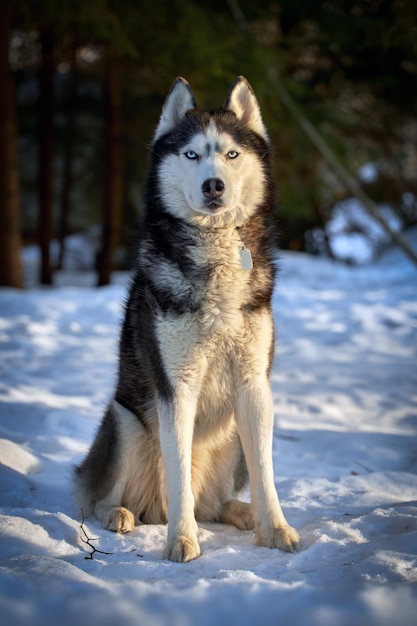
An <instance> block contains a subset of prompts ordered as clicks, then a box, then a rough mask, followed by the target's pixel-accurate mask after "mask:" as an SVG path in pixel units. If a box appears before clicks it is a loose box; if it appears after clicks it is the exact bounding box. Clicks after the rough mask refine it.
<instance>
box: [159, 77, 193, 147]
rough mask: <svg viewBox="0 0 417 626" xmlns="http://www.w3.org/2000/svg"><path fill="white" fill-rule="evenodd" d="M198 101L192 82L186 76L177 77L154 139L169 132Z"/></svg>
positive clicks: (165, 103) (166, 101) (167, 98)
mask: <svg viewBox="0 0 417 626" xmlns="http://www.w3.org/2000/svg"><path fill="white" fill-rule="evenodd" d="M196 106H197V105H196V101H195V98H194V94H193V91H192V89H191V87H190V84H189V83H188V82H187V81H186V80H185V78H182V77H179V78H177V79H176V80H175V81H174V83H173V85H172V87H171V89H170V90H169V93H168V95H167V97H166V100H165V102H164V106H163V107H162V114H161V117H160V119H159V124H158V126H157V128H156V131H155V135H154V141H156V140H157V139H159V137H162V135H165V133H168V132H169V131H170V130H172V129H173V128H174V126H176V125H177V124H178V122H180V121H181V119H182V118H183V117H184V115H185V114H186V113H187V111H190V110H191V109H194V108H195V107H196Z"/></svg>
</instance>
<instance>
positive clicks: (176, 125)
mask: <svg viewBox="0 0 417 626" xmlns="http://www.w3.org/2000/svg"><path fill="white" fill-rule="evenodd" d="M152 149H153V152H154V157H155V160H156V167H157V172H158V177H159V185H158V189H159V190H160V194H161V200H162V201H163V205H164V207H165V208H166V209H167V210H168V211H169V212H170V213H172V214H174V215H175V216H177V217H181V218H183V219H188V220H191V221H193V222H196V221H197V222H198V221H201V219H202V218H204V222H208V223H209V224H210V223H213V224H219V225H220V224H229V223H239V222H243V221H244V220H245V219H246V218H247V217H249V216H250V215H251V214H252V213H253V212H254V211H255V210H256V208H257V207H258V206H259V205H260V204H261V203H262V202H263V201H264V199H265V193H266V192H265V168H266V167H267V166H268V165H267V161H268V159H267V155H268V152H269V150H268V136H267V132H266V129H265V126H264V124H263V121H262V117H261V112H260V109H259V104H258V101H257V99H256V97H255V94H254V93H253V90H252V88H251V86H250V85H249V83H248V82H247V81H246V79H245V78H243V76H240V77H239V78H237V79H236V80H235V82H234V83H233V85H232V86H231V88H230V90H229V93H228V95H227V98H226V103H225V106H224V107H223V108H221V109H219V110H217V111H207V110H204V109H200V108H198V107H197V105H196V102H195V98H194V94H193V92H192V90H191V87H190V85H189V84H188V82H187V81H186V80H184V79H183V78H177V80H176V81H175V82H174V84H173V85H172V87H171V90H170V92H169V94H168V96H167V99H166V101H165V104H164V106H163V110H162V115H161V118H160V121H159V124H158V127H157V129H156V132H155V136H154V141H153V146H152Z"/></svg>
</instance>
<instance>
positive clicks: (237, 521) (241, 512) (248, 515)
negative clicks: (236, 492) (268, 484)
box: [220, 500, 255, 530]
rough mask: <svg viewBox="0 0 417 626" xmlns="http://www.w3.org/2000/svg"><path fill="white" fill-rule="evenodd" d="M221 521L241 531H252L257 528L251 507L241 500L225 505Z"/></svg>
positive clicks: (230, 501) (231, 501)
mask: <svg viewBox="0 0 417 626" xmlns="http://www.w3.org/2000/svg"><path fill="white" fill-rule="evenodd" d="M220 521H221V522H223V523H224V524H233V526H236V528H239V530H252V528H254V527H255V522H254V521H253V514H252V507H251V505H250V504H248V503H247V502H241V501H240V500H229V502H226V503H225V504H224V505H223V507H222V511H221V514H220Z"/></svg>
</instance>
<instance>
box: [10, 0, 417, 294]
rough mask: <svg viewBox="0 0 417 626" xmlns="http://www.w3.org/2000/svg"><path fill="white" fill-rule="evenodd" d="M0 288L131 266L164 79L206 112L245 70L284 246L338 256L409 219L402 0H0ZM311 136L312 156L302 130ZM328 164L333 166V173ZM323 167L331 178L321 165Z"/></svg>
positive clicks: (414, 94)
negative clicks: (257, 109) (183, 87)
mask: <svg viewBox="0 0 417 626" xmlns="http://www.w3.org/2000/svg"><path fill="white" fill-rule="evenodd" d="M0 6H1V8H0V57H1V58H0V89H1V94H0V141H1V149H0V198H1V207H0V284H2V285H12V286H22V284H23V282H22V281H23V279H22V270H21V258H22V254H21V251H22V249H25V250H32V252H33V253H34V254H39V259H40V262H39V281H40V282H41V283H43V284H53V280H54V273H55V272H56V271H57V270H59V269H60V268H62V267H71V268H72V269H77V270H83V269H86V270H87V269H89V270H91V269H92V268H95V270H96V275H97V284H99V285H104V284H107V283H108V282H109V281H110V277H111V273H112V271H113V270H114V269H125V268H127V267H129V265H130V264H131V261H132V242H133V241H134V239H135V235H137V228H138V224H139V222H140V215H141V210H142V184H143V181H144V178H145V175H146V169H147V159H148V146H149V143H150V141H151V138H152V133H153V130H154V128H155V125H156V123H157V121H158V118H159V115H160V110H161V106H162V103H163V101H164V98H165V96H166V94H167V92H168V90H169V88H170V85H171V83H172V82H173V80H174V79H175V77H176V76H179V75H182V76H184V77H185V78H187V80H188V81H189V82H190V83H191V85H192V87H193V90H194V92H195V95H196V97H197V101H198V102H199V104H200V105H201V106H204V107H207V108H217V107H218V106H219V105H220V104H222V103H223V102H224V99H225V96H226V93H227V91H228V89H229V86H230V84H231V83H232V81H233V80H234V79H235V77H236V76H237V75H239V74H243V75H244V76H246V78H247V79H248V80H249V82H250V83H251V84H252V86H253V88H254V90H255V92H256V95H257V97H258V100H259V102H260V105H261V108H262V111H263V115H264V120H265V122H266V125H267V127H268V130H269V134H270V138H271V142H272V144H273V146H274V153H275V170H274V175H275V180H276V183H277V186H278V189H279V205H278V207H277V209H276V215H275V216H274V217H275V218H276V221H277V224H278V233H279V241H277V243H279V245H280V246H281V248H284V249H292V250H300V251H307V252H309V253H311V254H320V255H326V256H330V257H333V258H336V259H338V260H340V262H346V263H350V264H360V263H369V262H371V261H373V260H374V259H375V258H377V257H378V255H380V254H381V252H382V251H383V250H384V249H385V248H386V247H387V246H388V245H389V244H390V241H391V237H390V235H389V233H387V232H386V230H385V229H384V228H382V227H381V224H380V223H379V222H378V221H377V220H375V219H374V217H372V216H370V215H369V213H368V211H367V209H366V208H365V206H364V205H363V203H362V202H361V200H360V198H358V197H357V196H355V194H353V193H352V189H349V188H348V187H347V186H346V185H345V184H344V183H343V181H342V180H341V179H340V176H338V175H337V171H338V166H339V165H340V164H342V165H341V167H344V168H345V169H346V171H347V172H349V173H350V175H351V176H352V177H353V179H354V181H356V183H357V184H358V186H359V188H360V190H362V191H363V192H365V193H366V195H367V197H369V198H370V200H371V201H372V203H373V205H374V207H375V208H376V210H377V211H378V212H379V214H380V216H381V218H382V219H383V220H384V221H385V223H386V224H388V226H389V228H390V229H391V230H393V231H395V232H402V231H404V230H405V229H407V228H410V227H411V226H413V225H414V224H415V223H416V222H417V3H416V2H415V0H392V1H386V0H358V1H351V2H347V1H344V0H311V1H308V0H307V1H306V0H279V1H275V2H274V1H271V0H257V1H256V2H253V1H249V0H239V1H238V2H237V1H236V0H211V1H210V2H197V1H196V0H153V1H152V0H117V1H116V0H114V1H111V0H60V1H59V2H56V1H55V0H43V1H42V0H13V1H11V0H2V1H1V3H0ZM306 120H308V122H307V124H308V125H309V128H312V129H313V131H314V132H315V133H318V134H319V136H320V137H321V138H322V139H323V140H324V142H325V146H326V147H327V148H328V150H329V153H330V158H329V157H327V158H325V157H324V156H323V154H322V153H321V152H320V151H319V150H318V149H317V146H316V145H314V143H313V142H312V141H311V136H309V135H308V134H306V132H305V125H306ZM332 160H334V161H335V162H336V165H337V167H336V168H334V167H332ZM335 172H336V173H335Z"/></svg>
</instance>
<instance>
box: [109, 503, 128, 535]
mask: <svg viewBox="0 0 417 626" xmlns="http://www.w3.org/2000/svg"><path fill="white" fill-rule="evenodd" d="M103 526H104V528H107V530H113V531H114V532H116V533H128V532H130V531H131V530H133V529H134V527H135V517H134V515H133V513H131V511H129V510H128V509H125V508H124V507H123V506H120V507H114V508H112V509H110V511H109V512H108V513H107V514H106V517H105V519H104V521H103Z"/></svg>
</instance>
